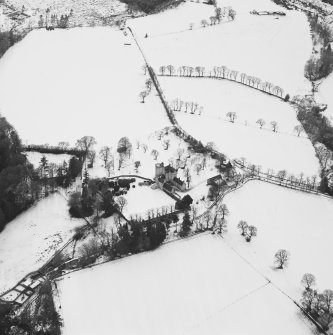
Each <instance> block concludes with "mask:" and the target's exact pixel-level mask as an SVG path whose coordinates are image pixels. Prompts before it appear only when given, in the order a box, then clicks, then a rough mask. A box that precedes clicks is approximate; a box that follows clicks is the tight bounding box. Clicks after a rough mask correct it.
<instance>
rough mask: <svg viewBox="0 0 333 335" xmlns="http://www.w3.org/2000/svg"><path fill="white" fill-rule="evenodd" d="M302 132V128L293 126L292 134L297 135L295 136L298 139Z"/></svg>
mask: <svg viewBox="0 0 333 335" xmlns="http://www.w3.org/2000/svg"><path fill="white" fill-rule="evenodd" d="M303 131H304V128H303V127H302V126H301V125H300V124H298V125H297V126H295V128H294V132H295V133H296V134H297V136H298V137H299V135H301V133H302V132H303Z"/></svg>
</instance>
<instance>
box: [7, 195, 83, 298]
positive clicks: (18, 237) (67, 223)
mask: <svg viewBox="0 0 333 335" xmlns="http://www.w3.org/2000/svg"><path fill="white" fill-rule="evenodd" d="M83 223H84V222H82V221H81V220H76V219H71V218H70V217H69V214H68V207H67V201H66V199H65V198H64V197H63V196H62V195H61V194H57V193H56V194H52V195H50V196H48V197H47V198H45V199H43V200H41V201H40V202H39V203H38V204H37V205H36V206H34V207H32V208H30V209H29V210H27V211H26V212H24V213H22V214H21V215H19V216H18V217H17V218H16V219H14V220H13V221H11V222H10V223H8V224H7V225H6V227H5V229H4V230H3V231H2V232H1V233H0V292H3V291H5V290H7V289H9V288H11V287H13V286H14V285H15V284H16V283H17V282H18V281H19V280H21V279H22V278H23V277H24V276H25V275H27V274H28V273H30V272H32V271H34V270H38V268H39V267H41V266H42V265H43V264H44V263H45V261H46V260H48V259H49V258H50V257H51V256H52V255H53V254H54V252H55V251H56V250H57V248H59V247H60V246H61V245H63V244H64V243H65V242H67V240H68V239H69V238H70V236H71V235H72V234H73V232H72V230H73V229H74V228H75V227H77V226H79V225H82V224H83Z"/></svg>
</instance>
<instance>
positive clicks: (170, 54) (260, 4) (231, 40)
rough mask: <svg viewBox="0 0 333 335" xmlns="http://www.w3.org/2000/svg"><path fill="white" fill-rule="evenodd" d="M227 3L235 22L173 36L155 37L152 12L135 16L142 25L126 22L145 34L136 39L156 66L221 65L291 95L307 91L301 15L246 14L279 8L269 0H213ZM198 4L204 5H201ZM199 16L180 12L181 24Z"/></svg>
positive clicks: (306, 35) (306, 40) (307, 42)
mask: <svg viewBox="0 0 333 335" xmlns="http://www.w3.org/2000/svg"><path fill="white" fill-rule="evenodd" d="M193 5H194V4H193ZM197 5H198V4H197ZM229 5H230V6H232V7H233V8H235V10H236V11H237V16H236V19H235V21H230V22H224V23H223V22H222V23H221V24H217V25H213V26H208V27H206V28H201V27H200V28H199V27H197V28H198V29H193V30H189V28H188V30H187V31H185V32H179V33H178V34H163V35H157V36H155V26H156V24H155V25H154V22H156V21H158V20H156V19H155V18H154V16H148V17H145V18H142V19H140V23H141V24H142V26H143V27H144V28H140V25H139V24H138V22H135V21H134V23H133V25H132V23H131V21H130V20H129V21H128V25H129V26H131V27H133V30H134V32H135V33H137V35H138V37H139V38H141V37H143V36H142V33H143V31H144V33H147V34H148V38H142V39H141V40H140V43H141V45H142V47H143V49H144V51H145V53H146V56H147V57H148V59H149V62H150V63H151V65H152V66H153V67H155V68H156V69H158V68H159V66H161V65H167V64H172V65H174V66H175V67H176V68H177V67H178V66H182V65H189V66H197V65H200V66H205V67H206V69H208V68H212V67H213V66H221V65H225V66H227V67H228V68H231V69H234V70H237V71H239V72H245V73H247V74H249V75H253V76H257V77H259V78H261V79H262V80H265V81H270V82H272V83H274V84H275V85H279V86H280V87H282V88H283V89H284V90H285V91H286V92H288V93H290V94H291V95H295V94H301V93H303V94H304V93H306V92H308V91H310V88H311V87H310V83H309V82H308V81H307V80H306V79H305V78H304V64H305V63H306V61H307V60H308V58H309V56H310V55H311V50H312V42H311V36H310V30H309V24H308V22H307V18H306V16H305V14H304V13H302V12H298V11H287V13H286V14H287V15H286V16H284V17H274V16H258V15H251V14H250V13H249V11H251V10H253V9H256V10H281V7H279V6H277V5H275V4H274V3H273V2H272V1H269V0H252V1H241V0H225V1H222V0H221V1H219V6H221V7H223V6H229ZM201 6H203V7H202V8H205V7H204V6H206V5H203V4H202V5H201ZM178 10H180V8H178V9H177V8H176V9H174V10H173V12H174V13H175V14H174V15H177V14H176V12H177V11H178ZM171 12H172V11H170V13H171ZM170 15H171V14H170ZM199 17H200V12H199V13H198V17H194V18H193V17H187V16H184V21H185V22H184V25H185V26H186V25H187V26H188V27H189V25H190V23H192V22H194V20H195V22H200V21H201V19H207V17H206V13H205V11H204V10H203V11H202V14H201V17H200V19H199ZM159 18H160V20H159V21H158V22H159V25H162V26H165V25H169V32H173V31H174V29H173V23H172V20H168V21H166V22H165V21H164V17H163V16H162V15H161V16H160V17H159ZM165 20H167V17H165ZM149 23H151V24H149ZM147 27H150V30H148V29H147ZM182 30H183V29H182ZM156 31H158V29H157V28H156ZM150 35H152V38H149V36H150Z"/></svg>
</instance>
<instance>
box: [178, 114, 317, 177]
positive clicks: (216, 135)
mask: <svg viewBox="0 0 333 335" xmlns="http://www.w3.org/2000/svg"><path fill="white" fill-rule="evenodd" d="M176 117H177V120H178V121H179V123H180V125H181V126H182V127H183V128H184V129H185V130H186V131H187V132H188V133H190V134H191V135H192V136H194V137H195V138H197V139H198V140H201V141H202V142H203V143H207V142H210V141H213V142H214V143H215V144H216V146H217V148H218V150H219V151H220V152H223V153H224V154H226V155H227V156H228V157H229V158H240V157H245V158H246V160H247V161H248V162H249V163H251V164H255V165H260V166H261V167H262V169H263V171H265V172H266V170H267V169H268V168H269V169H273V170H275V172H277V171H280V170H287V171H288V172H289V173H292V174H294V175H299V174H300V173H302V172H303V173H304V174H305V176H312V175H317V173H318V170H319V162H318V159H317V158H316V156H315V151H314V148H313V146H312V144H311V142H310V141H309V140H308V139H307V138H301V137H296V136H293V135H289V134H283V133H275V132H272V131H271V130H264V129H262V130H260V129H259V128H258V127H257V126H253V127H251V126H245V125H243V124H236V123H235V124H234V123H230V122H228V121H225V120H223V119H218V118H214V117H213V118H212V117H205V116H197V115H191V114H185V113H177V114H176Z"/></svg>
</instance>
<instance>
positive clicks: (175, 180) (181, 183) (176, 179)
mask: <svg viewBox="0 0 333 335" xmlns="http://www.w3.org/2000/svg"><path fill="white" fill-rule="evenodd" d="M173 181H174V182H175V183H176V184H178V185H183V184H184V182H183V181H182V180H181V179H179V178H177V177H175V178H173Z"/></svg>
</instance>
